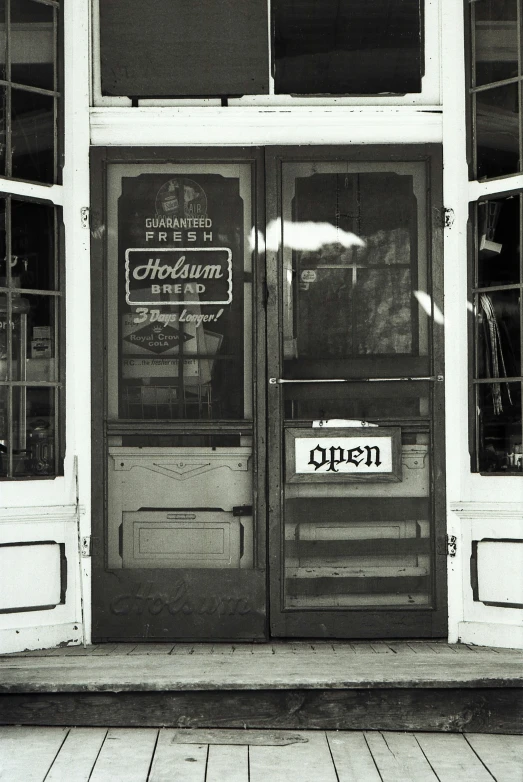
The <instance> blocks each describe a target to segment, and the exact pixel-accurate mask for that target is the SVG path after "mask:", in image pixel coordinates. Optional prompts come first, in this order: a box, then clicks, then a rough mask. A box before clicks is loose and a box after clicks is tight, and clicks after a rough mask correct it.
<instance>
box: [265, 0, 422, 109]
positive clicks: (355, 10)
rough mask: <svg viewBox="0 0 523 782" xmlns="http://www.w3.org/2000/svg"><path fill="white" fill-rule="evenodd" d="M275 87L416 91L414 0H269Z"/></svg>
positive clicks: (418, 59) (417, 49)
mask: <svg viewBox="0 0 523 782" xmlns="http://www.w3.org/2000/svg"><path fill="white" fill-rule="evenodd" d="M272 7H273V24H274V53H275V91H276V93H298V94H315V93H320V94H321V93H331V94H344V93H356V94H358V93H359V94H373V93H407V92H420V91H421V75H422V68H421V32H420V31H421V22H420V7H419V0H404V1H403V2H402V3H401V4H397V3H391V2H390V0H365V2H362V1H361V0H356V1H355V0H338V2H326V1H325V2H311V0H273V3H272Z"/></svg>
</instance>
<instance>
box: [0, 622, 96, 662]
mask: <svg viewBox="0 0 523 782" xmlns="http://www.w3.org/2000/svg"><path fill="white" fill-rule="evenodd" d="M81 643H82V628H81V625H80V623H79V622H67V623H65V624H57V625H48V626H46V627H41V626H38V625H34V626H33V627H20V628H17V629H9V630H0V650H1V653H2V654H10V653H12V652H25V651H30V650H32V649H51V648H52V647H54V646H59V645H62V646H75V645H78V644H81Z"/></svg>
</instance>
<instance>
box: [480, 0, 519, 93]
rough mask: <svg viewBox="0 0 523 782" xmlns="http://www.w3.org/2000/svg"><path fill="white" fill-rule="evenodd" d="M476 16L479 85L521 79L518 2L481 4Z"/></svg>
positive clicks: (488, 0) (487, 1)
mask: <svg viewBox="0 0 523 782" xmlns="http://www.w3.org/2000/svg"><path fill="white" fill-rule="evenodd" d="M472 9H473V12H474V14H475V25H474V46H475V66H476V85H481V84H488V83H491V82H495V81H502V80H504V79H510V78H512V77H514V76H517V75H518V64H519V63H518V51H519V47H518V25H517V18H518V9H517V0H479V2H475V3H472Z"/></svg>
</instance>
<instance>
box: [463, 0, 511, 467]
mask: <svg viewBox="0 0 523 782" xmlns="http://www.w3.org/2000/svg"><path fill="white" fill-rule="evenodd" d="M522 5H523V4H522V0H470V2H469V4H468V25H469V42H470V45H469V49H468V72H469V85H468V86H469V97H470V101H469V105H470V112H469V142H470V143H469V150H470V161H469V162H470V178H471V179H472V180H476V181H481V182H482V183H484V185H483V186H482V190H483V192H484V193H485V194H484V195H482V197H481V198H480V199H479V200H478V201H477V202H475V203H473V204H472V205H471V220H472V224H473V231H472V237H473V247H472V251H471V257H472V271H471V298H472V311H473V329H472V332H473V350H472V353H473V361H472V391H471V412H472V416H471V418H472V427H473V428H472V438H471V440H472V448H471V450H472V470H473V471H475V472H482V473H496V474H514V473H521V472H522V471H523V446H522V442H523V432H522V409H521V388H522V385H521V384H522V381H523V369H522V366H521V340H522V330H521V323H522V315H523V313H522V307H521V290H522V287H523V276H522V256H521V246H520V242H521V225H522V217H523V212H522V208H523V203H522V200H523V196H522V193H521V191H517V190H516V189H515V188H514V190H513V191H511V190H510V184H511V178H512V177H513V176H514V175H517V174H520V173H521V171H522V159H523V156H522V132H521V95H522V93H521V90H522V84H523V64H522V52H521V43H520V41H521V37H520V28H521V20H522V10H523V8H522ZM514 184H515V183H514Z"/></svg>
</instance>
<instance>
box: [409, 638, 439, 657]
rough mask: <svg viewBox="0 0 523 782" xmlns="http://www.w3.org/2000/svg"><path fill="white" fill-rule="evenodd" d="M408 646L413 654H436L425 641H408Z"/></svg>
mask: <svg viewBox="0 0 523 782" xmlns="http://www.w3.org/2000/svg"><path fill="white" fill-rule="evenodd" d="M408 645H409V646H410V648H411V649H412V651H413V652H414V653H415V654H432V655H435V654H437V652H435V651H434V649H432V648H431V647H430V646H429V644H428V643H426V642H425V641H409V644H408Z"/></svg>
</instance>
